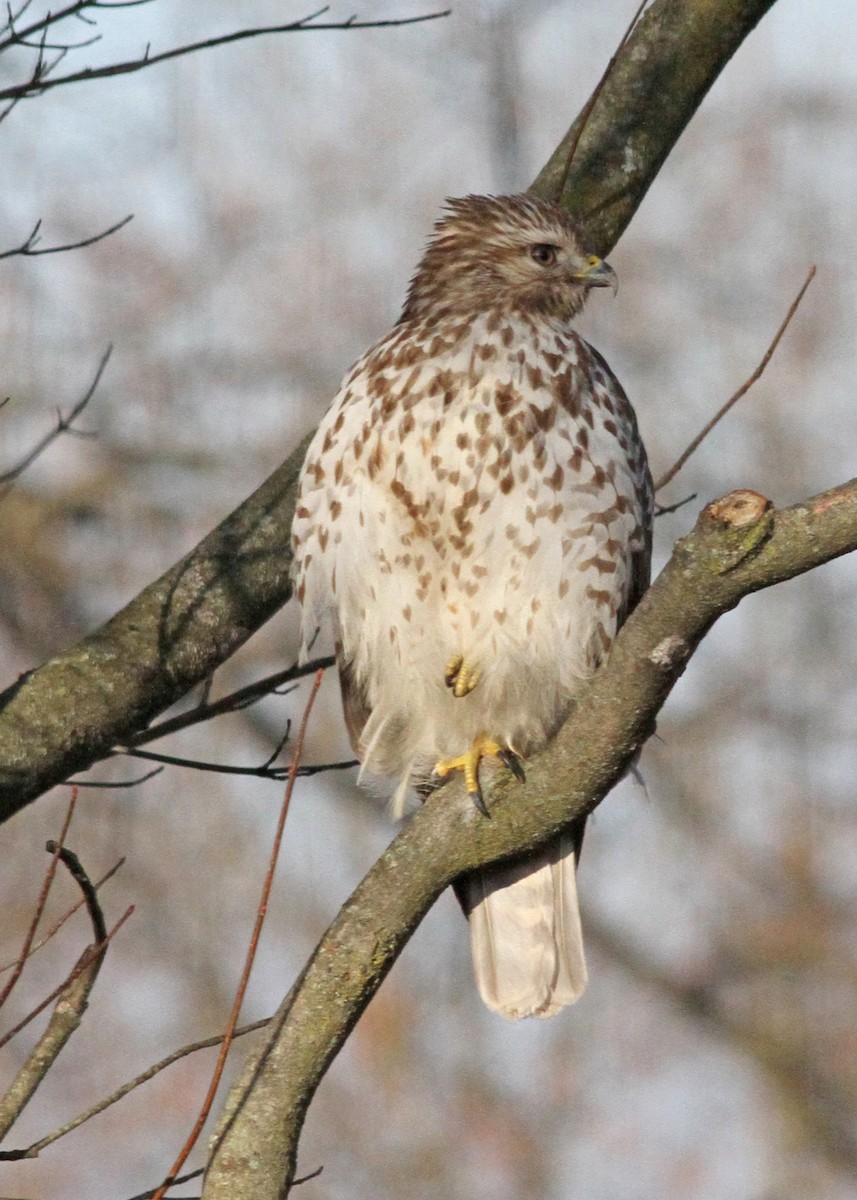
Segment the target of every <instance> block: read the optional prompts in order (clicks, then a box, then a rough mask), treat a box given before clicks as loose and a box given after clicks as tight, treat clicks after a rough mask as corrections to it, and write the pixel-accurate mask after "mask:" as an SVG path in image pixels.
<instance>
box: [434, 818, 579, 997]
mask: <svg viewBox="0 0 857 1200" xmlns="http://www.w3.org/2000/svg"><path fill="white" fill-rule="evenodd" d="M575 870H576V862H575V853H574V838H573V836H572V835H571V834H563V835H560V837H559V838H557V839H556V840H554V841H553V842H551V843H549V845H548V846H546V847H544V848H543V849H542V850H541V851H538V852H537V853H536V854H534V855H529V856H528V857H527V858H526V859H524V860H523V861H520V862H514V863H508V864H507V863H500V864H497V865H496V866H491V867H487V868H485V869H484V870H481V871H474V873H473V874H472V875H469V876H467V877H466V878H465V879H464V880H462V881H461V882H460V884H459V885H458V890H459V894H460V896H461V899H462V902H463V904H464V908H465V911H466V912H467V914H468V920H469V922H470V940H471V947H472V950H473V970H474V973H475V975H476V982H477V985H478V987H479V991H480V994H481V996H482V999H483V1000H484V1001H485V1003H486V1004H487V1005H488V1007H489V1008H491V1009H493V1010H494V1011H495V1012H499V1013H501V1014H502V1015H503V1016H504V1017H508V1018H509V1019H510V1020H517V1019H519V1018H521V1017H552V1016H553V1015H554V1014H555V1013H557V1012H559V1010H560V1009H561V1008H564V1007H565V1006H566V1005H567V1004H573V1003H574V1001H575V1000H577V999H578V997H579V996H580V995H581V994H582V992H583V990H584V988H585V987H586V981H587V974H586V962H585V961H584V957H583V934H582V932H581V928H580V911H579V909H578V906H577V883H576V880H575Z"/></svg>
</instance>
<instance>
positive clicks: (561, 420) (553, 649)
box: [293, 195, 653, 1018]
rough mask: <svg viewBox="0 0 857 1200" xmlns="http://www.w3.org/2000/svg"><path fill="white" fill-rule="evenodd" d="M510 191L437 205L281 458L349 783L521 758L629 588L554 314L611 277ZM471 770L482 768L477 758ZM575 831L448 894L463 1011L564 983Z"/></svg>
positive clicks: (549, 218) (629, 494)
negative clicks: (456, 931) (325, 635)
mask: <svg viewBox="0 0 857 1200" xmlns="http://www.w3.org/2000/svg"><path fill="white" fill-rule="evenodd" d="M615 282H616V277H615V274H614V272H613V270H612V268H611V267H610V266H609V265H608V264H607V263H606V262H603V261H602V260H601V259H599V258H598V257H597V256H596V255H594V254H592V253H591V252H590V251H589V249H588V247H587V243H586V239H585V236H584V234H583V231H582V230H581V228H580V227H579V226H578V225H577V223H576V222H575V221H574V220H573V219H572V218H571V217H570V216H569V215H568V214H567V213H566V212H565V211H564V210H563V209H562V208H560V207H559V206H558V205H556V204H553V203H550V202H548V201H546V200H542V199H539V198H537V197H535V196H530V195H514V196H467V197H465V198H463V199H457V200H449V201H447V203H446V206H445V213H444V215H443V216H442V218H441V219H440V220H439V221H438V222H437V224H436V225H435V229H434V234H433V237H432V238H431V240H430V241H429V244H428V247H427V249H426V251H425V253H424V255H423V258H422V261H421V262H420V264H419V266H418V268H417V271H416V274H415V275H414V277H413V279H412V281H411V285H410V290H409V292H408V296H407V300H406V303H405V306H404V309H403V311H402V315H401V316H400V318H399V320H398V321H397V323H396V324H395V326H394V327H393V329H392V330H391V331H390V332H389V333H388V334H387V335H386V337H383V338H382V339H381V340H380V341H379V342H378V343H377V345H375V346H373V347H372V348H371V349H370V350H368V351H367V352H366V353H365V354H364V355H363V357H362V358H361V359H359V361H358V362H357V363H356V364H355V365H354V366H353V367H352V368H351V370H350V372H349V373H348V374H347V375H346V377H345V380H344V381H343V383H342V386H341V389H340V391H339V393H338V395H337V396H336V399H335V400H334V402H333V405H332V406H331V408H330V409H329V410H328V412H327V414H326V416H325V417H324V419H323V421H322V423H321V425H320V427H319V429H318V432H317V433H316V435H315V437H314V440H313V442H312V444H311V446H310V448H309V451H308V453H307V456H306V461H305V463H304V466H303V470H302V474H301V478H300V485H299V495H298V501H297V507H296V515H295V521H294V530H293V546H294V562H295V584H296V591H297V595H298V597H299V599H300V603H301V605H302V654H303V655H306V653H307V647H308V645H309V642H310V641H311V640H312V638H313V637H314V636H315V634H316V632H317V630H318V629H319V627H321V628H322V629H325V630H327V631H329V633H330V634H332V637H333V641H334V643H335V647H336V658H337V663H338V667H339V675H340V682H341V687H342V702H343V708H344V711H345V719H346V723H347V726H348V731H349V734H350V737H351V741H352V744H353V745H354V749H355V751H356V753H357V756H358V757H359V759H360V761H361V764H362V765H361V774H362V773H363V772H364V771H365V772H368V773H370V774H371V775H375V776H381V777H383V778H384V779H385V780H387V781H390V783H391V784H392V785H393V786H394V787H395V791H396V799H395V807H396V808H397V811H398V812H399V813H401V811H402V808H403V805H404V802H405V797H406V795H407V794H408V791H409V789H412V788H416V789H417V791H418V792H419V791H420V790H421V789H422V792H423V794H424V793H425V791H426V790H427V789H428V787H429V785H430V784H431V782H432V781H434V782H435V784H436V783H437V781H438V780H439V778H440V779H442V778H443V777H445V776H448V775H449V774H450V773H452V772H454V771H458V770H460V771H462V772H463V775H464V779H465V782H466V786H467V790H468V792H469V793H470V794H471V796H472V798H473V799H474V801H475V802H476V803H477V804H478V805H479V806H480V808H483V811H484V802H483V799H482V792H481V788H480V784H479V772H480V764H481V763H482V762H483V760H490V759H497V760H499V761H500V762H501V763H504V764H505V765H506V766H507V767H510V768H511V769H512V770H514V771H515V772H516V773H517V774H519V775H521V774H522V773H523V772H522V768H521V759H525V758H526V757H527V755H529V754H531V753H532V752H533V751H535V750H537V749H538V748H539V747H540V746H542V745H544V744H545V742H547V741H548V740H549V739H550V738H551V737H552V735H553V734H554V733H555V732H556V731H557V729H558V728H559V726H560V725H561V724H562V723H563V720H564V719H565V717H566V715H567V714H568V712H569V709H570V707H571V705H572V703H573V701H574V698H575V693H576V692H577V690H578V688H579V686H580V683H581V681H582V680H585V679H586V678H587V677H588V676H589V675H591V674H592V673H593V672H594V671H595V669H596V668H597V667H598V665H599V663H600V662H601V661H602V660H603V658H604V657H605V655H606V654H607V651H608V650H609V648H610V644H611V641H612V639H613V637H614V635H615V633H616V631H617V629H618V628H619V626H620V625H621V623H622V621H623V620H624V619H625V617H626V616H627V615H628V613H629V612H630V610H631V609H632V608H633V607H634V605H635V603H636V602H637V600H638V599H639V597H640V595H641V594H642V592H643V590H644V589H645V588H646V586H647V584H648V579H649V559H650V548H651V523H652V510H653V499H652V483H651V478H650V475H649V469H648V465H647V461H646V454H645V450H644V448H643V444H642V442H641V440H640V436H639V433H638V431H637V423H636V420H635V417H634V413H633V410H632V408H631V406H630V404H629V402H628V400H627V398H626V396H625V393H624V392H623V390H622V388H621V386H620V385H619V383H618V381H617V379H616V377H615V376H614V375H613V373H612V371H611V370H610V368H609V367H608V366H607V364H606V362H605V361H604V359H603V358H602V357H601V356H600V354H598V352H597V351H596V350H594V349H593V348H592V347H591V346H589V345H588V344H587V343H586V342H585V341H584V340H583V339H582V338H581V337H580V336H579V335H578V334H577V333H576V332H575V331H574V329H573V328H572V322H573V319H574V317H575V316H576V315H577V314H578V313H579V312H580V310H581V308H582V307H583V304H584V301H585V300H586V297H587V294H588V292H589V290H590V289H591V288H596V287H607V286H614V287H615ZM483 769H484V768H483ZM582 833H583V825H582V822H580V823H578V826H577V827H576V828H572V830H571V831H570V832H567V833H563V834H562V835H561V836H558V837H557V838H556V839H554V840H553V841H552V842H551V843H550V844H549V845H547V846H546V847H544V848H543V849H541V850H539V851H538V852H536V853H533V854H531V855H528V856H525V857H523V858H522V859H520V860H517V861H513V862H512V863H503V864H498V865H493V866H490V867H488V868H486V869H484V870H481V871H477V872H474V873H472V874H471V875H469V876H466V877H465V878H464V879H463V880H460V881H459V883H458V885H457V891H458V895H459V899H460V900H461V902H462V905H463V907H464V910H465V912H466V913H467V916H468V919H469V922H470V928H471V941H472V948H473V962H474V969H475V974H476V979H477V983H478V986H479V990H480V992H481V995H482V997H483V999H484V1000H485V1002H486V1004H487V1005H488V1006H489V1007H490V1008H492V1009H494V1010H496V1011H498V1012H500V1013H502V1014H503V1015H505V1016H507V1017H510V1018H518V1017H526V1016H550V1015H552V1014H554V1013H555V1012H557V1011H558V1010H559V1009H560V1008H562V1007H563V1006H564V1005H566V1004H570V1003H572V1002H573V1001H574V1000H576V999H577V997H578V996H579V995H580V993H581V992H582V991H583V989H584V987H585V985H586V966H585V962H584V957H583V947H582V937H581V930H580V917H579V913H578V906H577V890H576V881H575V867H576V859H577V855H578V853H579V849H580V842H581V838H582Z"/></svg>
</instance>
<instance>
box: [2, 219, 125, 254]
mask: <svg viewBox="0 0 857 1200" xmlns="http://www.w3.org/2000/svg"><path fill="white" fill-rule="evenodd" d="M133 220H134V214H133V213H129V214H128V216H127V217H123V218H122V220H121V221H117V222H116V224H115V225H111V226H110V228H109V229H102V231H101V233H94V234H92V235H91V236H90V237H87V238H81V239H80V241H77V242H65V243H64V244H63V245H61V246H42V247H41V249H37V247H38V245H39V242H40V241H41V240H42V238H41V234H40V232H39V230H40V229H41V227H42V222H41V218H40V219H39V220H38V221H36V223H35V225H34V226H33V229H32V232H31V233H30V234H29V235H28V236H27V237H26V238H24V240H23V242H21V244H20V246H15V247H13V249H11V250H2V251H0V259H2V258H13V257H14V256H15V255H16V254H20V255H23V256H24V257H25V258H36V257H37V256H38V255H39V254H64V253H65V251H66V250H82V249H84V247H86V246H94V245H95V243H96V242H103V241H104V239H105V238H108V237H110V235H111V233H116V232H117V230H119V229H122V228H124V226H126V225H127V224H128V222H129V221H133Z"/></svg>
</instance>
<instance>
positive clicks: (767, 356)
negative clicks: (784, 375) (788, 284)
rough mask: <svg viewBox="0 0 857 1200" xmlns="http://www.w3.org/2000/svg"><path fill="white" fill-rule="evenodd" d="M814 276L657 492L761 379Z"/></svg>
mask: <svg viewBox="0 0 857 1200" xmlns="http://www.w3.org/2000/svg"><path fill="white" fill-rule="evenodd" d="M814 278H815V267H810V268H809V271H808V272H807V276H806V279H805V280H804V281H803V284H802V285H801V289H800V291H799V292H798V294H797V295H796V296H795V298H794V300H792V302H791V304H790V305H789V310H788V312H787V313H786V315H785V316H784V317H783V320H782V323H781V324H780V327H779V329H778V330H777V332H776V333H775V334H774V337H773V340H772V341H771V344H770V345H769V346H768V348H767V350H766V351H765V353H764V354H763V355H762V360H761V362H760V363H759V365H758V366H757V367H756V369H755V371H754V372H753V374H752V375H751V376H750V377H749V378H748V379H746V380H745V381H744V382H743V383H742V384H741V386H740V387H739V388H738V390H737V392H733V394H732V395H731V396H730V397H729V399H728V400H727V401H726V403H725V404H724V405H722V406H721V407H720V408H719V409H718V410H717V412H716V413H715V414H714V416H713V417H712V418H711V420H710V421H709V422H708V423H707V424H706V425H704V426H703V427H702V429H701V430H700V431H699V433H698V434H697V435H696V437H695V438H694V439H693V441H692V442H691V443H690V445H689V446H688V447H687V449H686V450H684V451H683V452H682V453H681V454H680V455H679V456H678V458H677V459H676V460H675V462H674V463H673V465H672V466H671V467H670V469H669V470H668V471H665V472H664V474H663V475H662V476H661V477H660V479H658V480H657V482H656V483H655V491H656V492H659V491H660V490H661V488H664V487H666V485H667V484H668V483H669V482H670V480H671V479H674V478H675V476H676V475H678V473H679V471H680V470H681V469H682V467H683V466H684V464H685V463H686V462H687V460H688V459H689V458H690V456H691V454H693V453H694V452H695V451H696V450H698V449H699V447H700V446H701V445H702V443H703V442H704V441H705V439H706V438H707V437H708V435H709V433H711V431H712V429H714V427H715V425H717V424H718V423H719V422H720V421H722V420H723V418H724V417H725V416H726V414H727V413H728V412H729V410H730V409H731V408H733V407H734V406H735V405H736V404H737V403H738V401H739V400H740V399H741V397H742V396H746V394H747V392H749V390H750V388H751V387H752V386H753V384H754V383H756V382H757V381H758V380H759V379H761V377H762V375H763V374H764V372H765V367H767V365H768V363H769V362H770V361H771V359H772V358H773V356H774V352H775V351H776V349H777V346H779V344H780V339H781V338H782V336H783V334H784V333H785V331H786V330H787V329H788V327H789V325H790V324H791V319H792V317H793V316H794V315H795V313H796V312H797V310H798V306H799V304H800V302H801V300H803V298H804V294H805V293H806V289H807V288H808V287H809V285H810V284H811V283H812V281H813V279H814ZM661 511H662V512H668V511H672V510H669V509H662V510H661Z"/></svg>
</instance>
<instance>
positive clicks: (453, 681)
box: [443, 654, 479, 700]
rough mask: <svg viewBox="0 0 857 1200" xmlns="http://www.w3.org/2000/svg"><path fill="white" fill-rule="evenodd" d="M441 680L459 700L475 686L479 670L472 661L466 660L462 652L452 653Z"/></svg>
mask: <svg viewBox="0 0 857 1200" xmlns="http://www.w3.org/2000/svg"><path fill="white" fill-rule="evenodd" d="M443 680H444V683H445V684H446V686H447V687H448V688H449V689H450V691H451V692H452V694H453V695H454V696H456V697H457V698H458V699H459V700H460V699H461V697H462V696H466V695H467V693H468V692H472V691H473V689H474V688H475V687H476V685H477V683H478V682H479V670H478V668H477V667H476V666H475V665H474V664H473V663H471V662H468V661H467V659H466V658H465V657H464V655H463V654H453V656H452V658H451V659H450V660H449V662H448V663H447V664H446V669H445V671H444V673H443Z"/></svg>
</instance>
